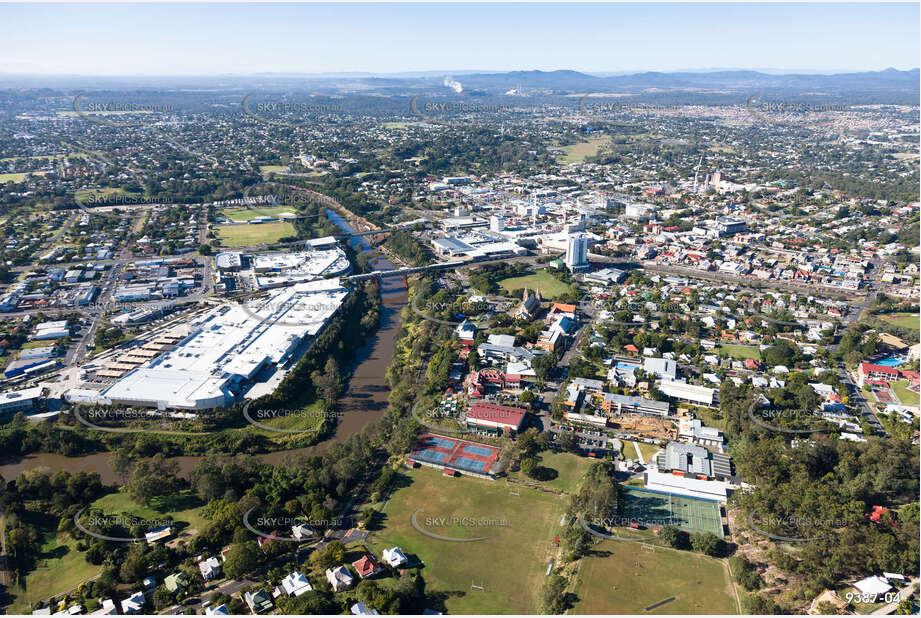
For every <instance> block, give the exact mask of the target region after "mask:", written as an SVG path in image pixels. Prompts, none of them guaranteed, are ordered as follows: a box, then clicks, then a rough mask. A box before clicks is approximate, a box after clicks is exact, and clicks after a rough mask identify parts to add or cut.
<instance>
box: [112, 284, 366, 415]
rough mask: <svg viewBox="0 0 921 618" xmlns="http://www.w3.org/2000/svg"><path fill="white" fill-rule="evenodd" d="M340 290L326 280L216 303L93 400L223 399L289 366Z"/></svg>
mask: <svg viewBox="0 0 921 618" xmlns="http://www.w3.org/2000/svg"><path fill="white" fill-rule="evenodd" d="M347 295H348V290H347V289H346V288H345V287H343V286H342V285H340V283H339V280H338V279H328V280H319V281H313V282H309V283H301V284H297V285H294V286H291V287H288V288H285V289H284V290H281V291H279V292H277V293H275V294H273V295H271V296H269V297H267V298H265V299H262V300H261V301H259V302H258V303H256V302H254V303H252V304H250V305H248V306H243V305H222V306H220V307H217V308H215V309H213V310H212V311H209V312H208V313H206V314H205V315H204V316H202V317H201V318H198V319H196V320H195V321H193V322H192V323H191V324H189V329H190V333H189V334H188V335H187V336H186V337H185V338H184V339H182V340H181V341H179V342H178V343H177V344H176V346H175V348H174V349H172V350H170V351H167V352H164V353H162V354H160V355H159V356H157V357H156V358H154V359H153V360H150V362H149V364H147V365H146V366H139V367H134V368H132V369H130V370H129V371H128V372H127V373H125V374H124V375H122V376H121V377H120V378H119V379H118V381H116V382H115V383H114V384H112V385H111V386H109V387H108V388H106V389H105V390H104V391H102V393H100V399H101V400H107V401H109V402H111V403H113V404H124V405H136V406H146V407H154V408H158V409H172V408H174V409H187V410H201V409H207V408H215V407H223V406H227V405H230V404H232V403H233V402H234V401H235V400H237V399H238V398H239V397H241V396H242V395H243V394H244V393H245V392H246V391H248V390H249V389H250V388H251V386H252V384H253V380H254V378H256V376H257V374H258V373H259V372H260V371H262V370H263V369H264V368H266V367H270V366H276V367H279V368H282V369H286V368H288V367H289V366H290V365H291V364H293V363H294V362H295V361H296V360H297V358H299V357H300V355H301V354H302V353H303V351H304V350H305V349H306V348H305V347H304V344H305V343H306V344H308V345H309V343H310V342H311V341H312V340H313V339H315V338H316V336H317V335H318V334H319V333H320V332H321V331H322V330H323V329H324V328H325V327H326V325H327V324H328V323H329V321H330V319H331V318H332V317H333V315H334V314H335V313H336V311H337V310H338V308H339V307H340V306H341V304H342V302H343V301H344V300H345V297H346V296H347ZM142 351H143V350H140V351H137V352H142ZM151 354H154V355H156V351H151Z"/></svg>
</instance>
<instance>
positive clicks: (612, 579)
mask: <svg viewBox="0 0 921 618" xmlns="http://www.w3.org/2000/svg"><path fill="white" fill-rule="evenodd" d="M649 547H652V546H644V545H643V544H640V543H633V542H630V541H612V540H604V541H602V542H600V543H599V544H597V545H594V546H593V547H592V553H591V555H589V556H587V557H586V558H584V559H583V561H582V568H581V570H580V571H579V576H578V577H579V579H578V582H577V583H576V587H575V594H576V596H578V597H579V600H578V602H577V603H576V607H575V610H573V613H576V614H612V613H615V614H738V613H740V612H739V607H738V605H737V603H736V596H735V592H734V591H733V585H732V582H731V581H730V579H729V572H728V569H727V568H726V567H725V565H724V564H723V563H722V562H721V561H719V560H717V559H715V558H710V557H708V556H704V555H702V554H698V553H693V552H689V551H679V550H673V549H669V548H665V547H661V546H655V548H654V549H648V548H649ZM663 601H667V602H663ZM659 603H661V605H658V604H659ZM654 605H655V606H656V607H653V606H654Z"/></svg>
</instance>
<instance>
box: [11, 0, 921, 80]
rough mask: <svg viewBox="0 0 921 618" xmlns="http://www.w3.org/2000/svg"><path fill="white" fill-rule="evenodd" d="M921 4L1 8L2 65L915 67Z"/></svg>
mask: <svg viewBox="0 0 921 618" xmlns="http://www.w3.org/2000/svg"><path fill="white" fill-rule="evenodd" d="M919 18H921V14H919V4H918V3H909V4H642V5H639V4H124V5H122V4H119V5H114V4H27V5H22V4H3V5H0V23H3V24H5V27H4V28H3V35H2V36H0V73H6V74H9V73H20V74H21V73H29V74H49V75H52V74H53V75H66V74H70V75H100V76H101V75H223V74H237V75H243V74H252V73H291V72H294V73H336V72H372V73H395V72H401V71H444V72H446V73H450V72H451V71H463V70H484V71H506V70H532V69H539V70H545V71H550V70H557V69H573V70H577V71H584V72H619V71H673V70H682V69H708V68H743V69H783V70H811V71H815V70H821V71H829V72H832V71H850V70H854V71H862V70H882V69H885V68H888V67H894V68H897V69H909V68H915V67H917V66H918V65H919V62H918V57H919V56H918V51H919V38H921V35H919V28H921V26H919Z"/></svg>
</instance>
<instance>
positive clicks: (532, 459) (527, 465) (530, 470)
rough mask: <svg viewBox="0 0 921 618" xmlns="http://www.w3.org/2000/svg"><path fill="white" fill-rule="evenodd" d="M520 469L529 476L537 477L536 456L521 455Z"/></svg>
mask: <svg viewBox="0 0 921 618" xmlns="http://www.w3.org/2000/svg"><path fill="white" fill-rule="evenodd" d="M520 466H521V471H522V472H523V473H524V474H525V475H526V476H527V477H529V478H532V479H533V478H536V477H537V456H536V455H531V456H528V457H522V459H521V464H520Z"/></svg>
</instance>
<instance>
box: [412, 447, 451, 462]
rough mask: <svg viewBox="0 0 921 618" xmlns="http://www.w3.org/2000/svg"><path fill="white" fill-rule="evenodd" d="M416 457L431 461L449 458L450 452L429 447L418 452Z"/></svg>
mask: <svg viewBox="0 0 921 618" xmlns="http://www.w3.org/2000/svg"><path fill="white" fill-rule="evenodd" d="M416 457H418V458H419V459H428V460H429V461H444V460H445V459H447V458H448V453H442V452H441V451H433V450H432V449H429V448H427V449H424V450H421V451H419V452H418V453H416Z"/></svg>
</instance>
